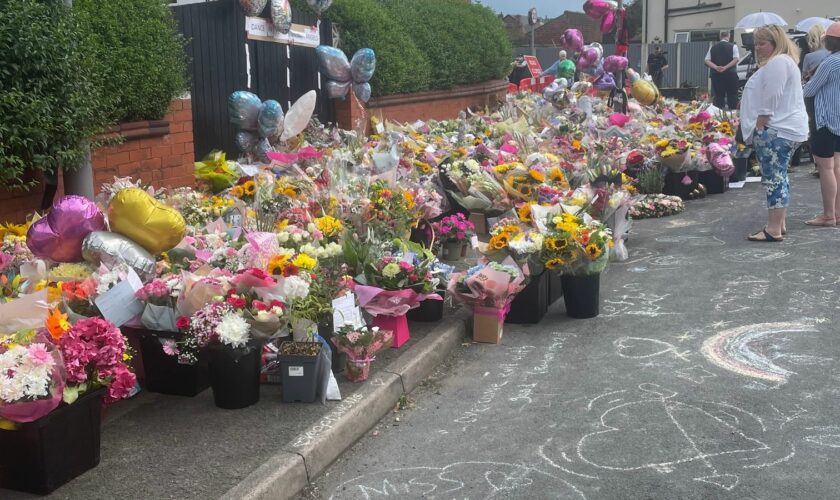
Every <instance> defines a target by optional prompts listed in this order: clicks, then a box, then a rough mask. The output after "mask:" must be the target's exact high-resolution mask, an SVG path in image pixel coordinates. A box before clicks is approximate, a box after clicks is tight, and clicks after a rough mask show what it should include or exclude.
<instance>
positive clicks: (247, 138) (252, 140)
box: [234, 131, 260, 153]
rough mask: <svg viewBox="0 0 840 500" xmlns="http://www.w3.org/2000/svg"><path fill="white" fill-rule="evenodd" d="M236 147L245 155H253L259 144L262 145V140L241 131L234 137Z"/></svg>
mask: <svg viewBox="0 0 840 500" xmlns="http://www.w3.org/2000/svg"><path fill="white" fill-rule="evenodd" d="M234 141H235V142H236V147H238V148H239V150H240V151H242V152H243V153H251V152H253V151H255V150H256V148H257V144H259V143H260V138H259V137H258V136H257V134H255V133H253V132H245V131H239V132H237V133H236V137H234Z"/></svg>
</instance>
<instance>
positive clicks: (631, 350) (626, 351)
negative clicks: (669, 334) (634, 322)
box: [613, 337, 689, 362]
mask: <svg viewBox="0 0 840 500" xmlns="http://www.w3.org/2000/svg"><path fill="white" fill-rule="evenodd" d="M613 345H614V346H615V348H616V350H617V352H618V355H619V356H620V357H622V358H627V359H646V358H652V357H655V356H660V355H663V354H671V355H673V356H674V357H675V358H677V359H680V360H682V361H686V362H687V361H688V357H687V356H688V355H689V351H682V352H680V351H679V350H678V349H677V348H676V346H674V344H671V343H668V342H665V341H663V340H658V339H648V338H644V337H619V338H618V339H616V340H615V341H614V342H613Z"/></svg>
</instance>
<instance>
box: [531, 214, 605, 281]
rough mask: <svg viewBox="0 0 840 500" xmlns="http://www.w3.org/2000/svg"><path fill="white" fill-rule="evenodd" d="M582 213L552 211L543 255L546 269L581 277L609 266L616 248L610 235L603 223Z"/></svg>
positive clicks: (544, 241)
mask: <svg viewBox="0 0 840 500" xmlns="http://www.w3.org/2000/svg"><path fill="white" fill-rule="evenodd" d="M580 214H581V212H577V213H568V212H560V213H558V212H549V215H548V220H547V221H545V227H546V231H545V234H544V236H545V238H544V240H543V250H542V254H541V255H542V261H543V264H544V265H545V267H546V269H549V270H556V271H558V272H560V273H562V274H570V275H579V274H596V273H600V272H601V271H603V270H604V268H605V267H606V265H607V260H608V259H609V249H610V248H612V246H613V240H612V236H611V232H610V230H609V228H607V227H606V226H605V225H604V224H603V223H601V222H599V221H597V220H594V219H591V218H590V217H589V216H588V215H585V214H584V215H580ZM586 219H589V222H586Z"/></svg>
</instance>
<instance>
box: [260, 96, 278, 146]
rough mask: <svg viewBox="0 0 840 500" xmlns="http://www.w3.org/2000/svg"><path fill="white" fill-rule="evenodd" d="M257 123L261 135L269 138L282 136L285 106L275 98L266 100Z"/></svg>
mask: <svg viewBox="0 0 840 500" xmlns="http://www.w3.org/2000/svg"><path fill="white" fill-rule="evenodd" d="M257 125H258V126H259V129H260V135H261V136H263V137H265V138H268V139H273V138H275V137H280V134H282V133H283V108H282V107H281V106H280V103H279V102H277V101H275V100H274V99H269V100H267V101H265V102H264V103H263V104H262V107H261V108H260V114H259V116H258V117H257Z"/></svg>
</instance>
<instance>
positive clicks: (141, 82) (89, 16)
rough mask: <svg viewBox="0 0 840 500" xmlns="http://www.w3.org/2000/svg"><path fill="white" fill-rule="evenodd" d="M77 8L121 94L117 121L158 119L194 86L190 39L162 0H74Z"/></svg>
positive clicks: (111, 90)
mask: <svg viewBox="0 0 840 500" xmlns="http://www.w3.org/2000/svg"><path fill="white" fill-rule="evenodd" d="M73 9H74V11H75V13H76V16H77V17H78V18H79V22H80V25H81V27H82V29H83V31H84V33H85V35H86V36H87V37H88V41H89V43H90V50H91V51H92V54H93V57H94V58H95V60H96V61H97V62H98V63H99V64H100V67H101V69H102V70H103V72H104V73H105V74H106V75H107V77H106V79H105V81H104V87H105V89H106V91H107V92H108V94H110V95H112V96H113V97H114V99H115V108H114V111H115V113H114V114H113V115H112V117H111V118H112V119H113V120H114V121H138V120H157V119H160V118H162V117H163V115H164V114H166V111H167V109H168V108H169V103H170V102H171V101H172V99H174V98H175V97H177V96H178V95H180V94H181V93H183V92H184V91H186V90H187V89H188V85H187V78H186V55H185V52H184V44H185V41H184V39H183V37H182V36H181V35H180V33H179V32H178V30H177V26H176V23H175V19H174V18H173V17H172V12H171V9H170V8H169V7H167V6H166V5H165V4H164V2H163V1H161V0H131V1H129V2H124V1H123V2H119V1H102V0H74V2H73Z"/></svg>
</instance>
